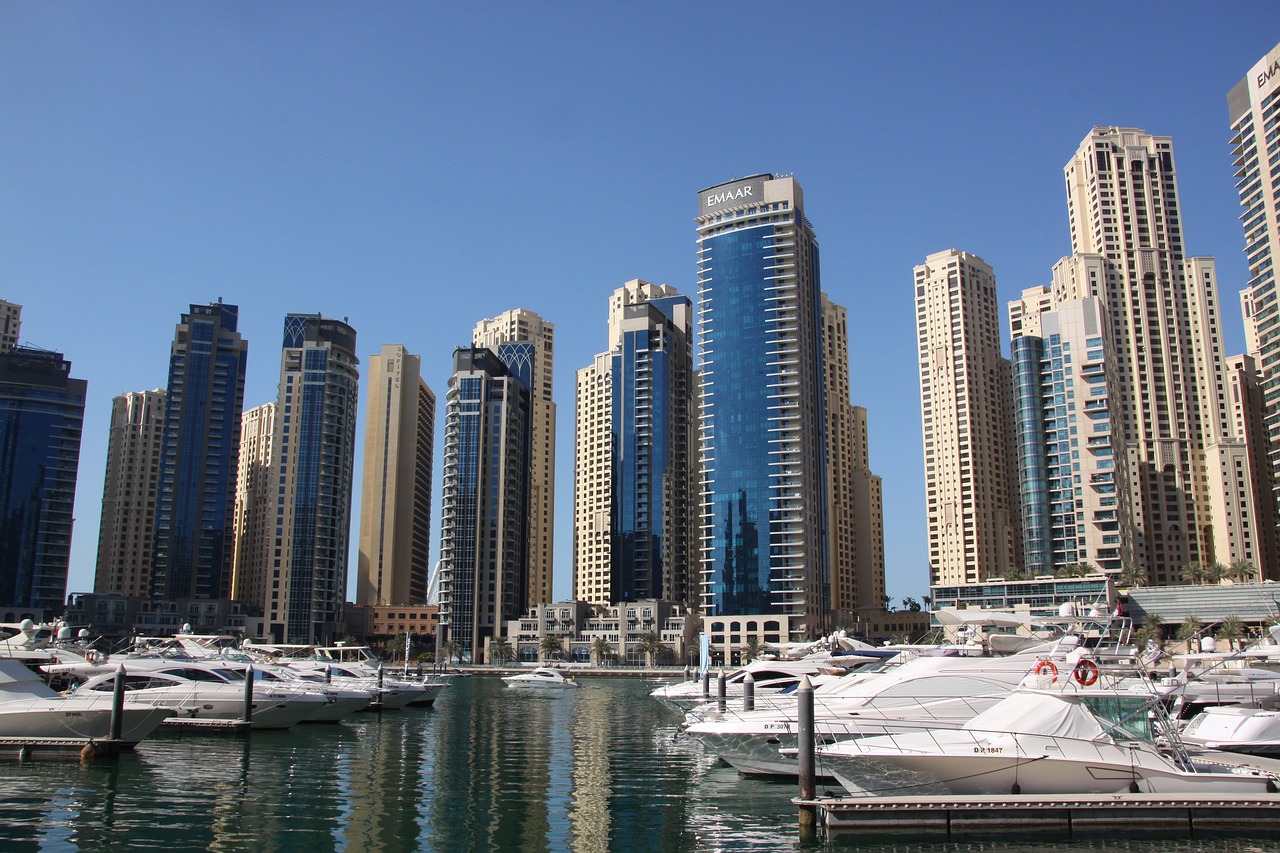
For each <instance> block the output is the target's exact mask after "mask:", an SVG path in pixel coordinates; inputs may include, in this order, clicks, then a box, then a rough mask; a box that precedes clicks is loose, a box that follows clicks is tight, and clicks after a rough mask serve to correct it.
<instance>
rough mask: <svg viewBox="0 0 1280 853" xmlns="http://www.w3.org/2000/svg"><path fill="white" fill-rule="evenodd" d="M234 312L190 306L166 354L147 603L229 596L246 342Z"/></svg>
mask: <svg viewBox="0 0 1280 853" xmlns="http://www.w3.org/2000/svg"><path fill="white" fill-rule="evenodd" d="M239 314H240V309H239V308H237V307H236V306H235V305H227V304H224V303H222V302H216V303H212V302H211V303H209V304H208V305H192V306H191V311H190V313H188V314H183V315H182V320H181V322H180V323H178V326H177V329H176V330H175V331H174V336H173V345H172V347H171V349H170V353H169V385H168V393H167V395H166V398H165V418H164V442H163V444H162V445H161V454H160V489H159V494H158V496H157V499H156V522H155V546H154V549H153V551H152V555H151V558H152V567H153V569H152V578H151V595H152V597H153V598H162V599H175V598H229V597H230V595H231V555H232V551H233V550H234V545H233V530H234V523H233V513H234V504H235V485H236V464H237V461H238V458H239V453H240V415H241V413H242V410H243V408H244V376H245V367H246V364H247V362H248V357H249V344H248V342H247V341H245V340H244V339H243V338H241V337H240V333H239V332H237V331H236V323H237V320H238V319H239Z"/></svg>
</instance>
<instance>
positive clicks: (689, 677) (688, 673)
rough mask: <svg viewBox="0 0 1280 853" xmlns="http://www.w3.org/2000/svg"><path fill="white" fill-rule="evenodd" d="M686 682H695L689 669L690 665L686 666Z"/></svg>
mask: <svg viewBox="0 0 1280 853" xmlns="http://www.w3.org/2000/svg"><path fill="white" fill-rule="evenodd" d="M684 680H685V681H692V680H693V672H692V671H691V670H690V669H689V664H685V665H684Z"/></svg>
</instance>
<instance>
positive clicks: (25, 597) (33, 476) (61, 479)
mask: <svg viewBox="0 0 1280 853" xmlns="http://www.w3.org/2000/svg"><path fill="white" fill-rule="evenodd" d="M86 389H87V384H86V383H85V381H84V380H83V379H72V378H71V362H69V361H67V360H66V359H64V358H63V357H62V354H61V353H56V352H46V351H44V350H38V349H33V348H30V347H14V348H13V349H11V350H10V351H8V352H5V353H0V604H4V605H7V606H13V607H24V608H26V607H29V608H33V609H36V608H48V609H56V608H61V606H62V604H63V602H64V601H65V596H66V591H67V569H68V566H69V564H70V560H71V524H72V508H73V505H74V503H75V495H76V473H77V470H78V468H79V462H80V433H81V428H82V426H83V424H84V398H85V391H86Z"/></svg>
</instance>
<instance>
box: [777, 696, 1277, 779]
mask: <svg viewBox="0 0 1280 853" xmlns="http://www.w3.org/2000/svg"><path fill="white" fill-rule="evenodd" d="M1154 699H1155V697H1154V696H1151V695H1148V696H1139V695H1128V696H1126V695H1121V694H1118V693H1116V692H1112V691H1093V690H1087V689H1077V690H1068V691H1060V690H1054V691H1052V692H1050V691H1040V690H1028V689H1022V690H1018V691H1016V692H1014V693H1013V694H1011V695H1010V696H1009V697H1008V698H1006V699H1005V700H1003V701H1002V702H999V703H998V704H996V705H994V706H993V707H991V708H990V709H988V710H987V711H984V712H983V713H981V714H979V715H978V716H976V717H974V718H973V719H972V720H970V721H969V722H967V723H965V724H964V725H963V726H962V727H960V728H959V729H946V730H943V729H935V728H925V727H922V728H920V729H918V730H915V731H908V732H901V733H898V734H892V735H882V736H877V737H866V738H857V739H853V740H847V741H841V742H839V743H835V744H831V745H827V746H821V747H819V748H818V750H817V756H816V757H817V761H818V763H819V764H820V765H821V767H822V768H823V771H824V772H827V773H830V774H831V775H833V776H834V777H835V778H836V780H837V781H838V782H839V783H840V784H841V785H843V786H844V788H845V790H846V791H848V793H849V794H850V795H852V796H855V797H875V796H903V795H906V796H912V795H950V794H1006V795H1017V794H1019V793H1021V794H1032V795H1034V794H1068V795H1069V794H1123V793H1126V792H1128V793H1154V794H1182V795H1187V796H1192V795H1199V794H1242V795H1247V794H1257V795H1261V794H1266V793H1274V792H1275V790H1276V783H1277V781H1278V780H1280V777H1278V776H1277V775H1275V774H1274V773H1272V772H1269V771H1267V770H1263V769H1257V768H1251V767H1248V766H1244V765H1241V764H1239V763H1231V762H1227V761H1219V760H1214V758H1213V756H1212V755H1211V754H1204V753H1201V754H1196V755H1194V756H1193V755H1190V754H1188V753H1187V752H1186V751H1185V750H1184V749H1183V748H1182V747H1181V745H1180V744H1179V743H1177V742H1176V740H1175V741H1174V742H1172V743H1168V744H1167V746H1166V748H1165V749H1161V748H1159V747H1158V746H1157V745H1156V742H1155V741H1156V739H1155V737H1154V736H1153V732H1152V727H1151V718H1150V716H1149V712H1150V710H1151V707H1152V705H1153V702H1154ZM1161 734H1162V735H1163V737H1164V738H1169V737H1170V733H1169V732H1168V731H1164V732H1161ZM792 752H794V750H792Z"/></svg>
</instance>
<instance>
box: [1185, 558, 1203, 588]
mask: <svg viewBox="0 0 1280 853" xmlns="http://www.w3.org/2000/svg"><path fill="white" fill-rule="evenodd" d="M1182 579H1183V580H1184V581H1186V582H1187V583H1193V584H1200V583H1204V565H1203V564H1201V563H1187V564H1186V565H1185V566H1183V567H1182Z"/></svg>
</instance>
